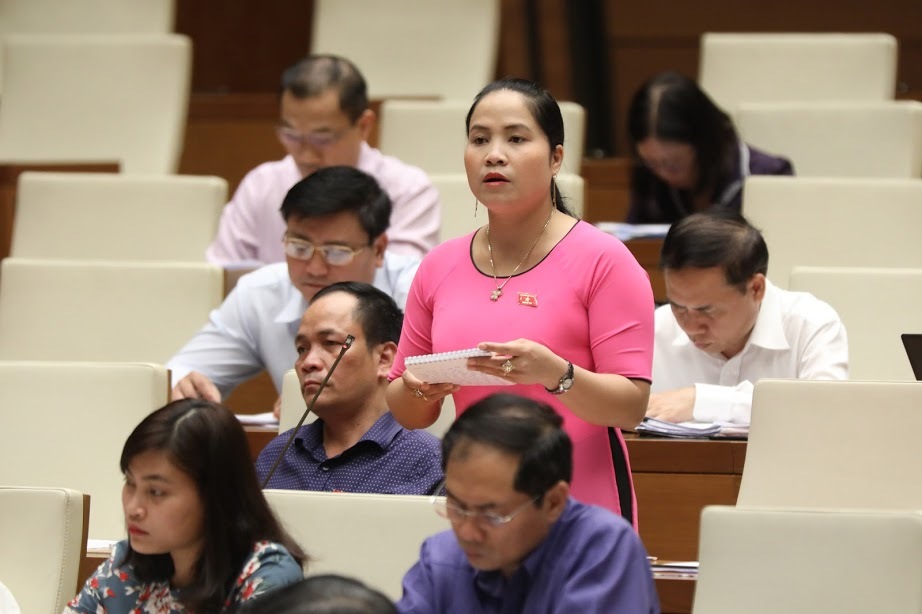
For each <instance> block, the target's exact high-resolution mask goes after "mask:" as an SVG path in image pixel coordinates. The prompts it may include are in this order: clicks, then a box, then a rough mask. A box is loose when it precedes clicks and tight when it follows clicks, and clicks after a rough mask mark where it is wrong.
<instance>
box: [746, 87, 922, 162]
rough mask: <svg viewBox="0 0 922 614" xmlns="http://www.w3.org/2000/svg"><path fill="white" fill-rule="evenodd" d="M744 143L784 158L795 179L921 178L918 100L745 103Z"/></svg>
mask: <svg viewBox="0 0 922 614" xmlns="http://www.w3.org/2000/svg"><path fill="white" fill-rule="evenodd" d="M736 127H737V129H738V131H739V133H740V136H741V137H742V139H743V140H745V141H746V142H747V143H750V144H752V145H754V146H756V147H758V148H760V149H763V150H766V151H769V152H772V153H775V154H779V155H783V156H785V157H787V158H789V159H790V160H791V162H792V163H793V164H794V171H795V172H796V173H797V175H798V176H800V177H894V178H909V177H919V176H922V102H919V101H916V100H898V101H889V102H866V103H834V102H831V103H819V102H817V103H807V102H802V103H801V102H779V103H744V104H741V105H740V106H739V108H738V110H737V112H736Z"/></svg>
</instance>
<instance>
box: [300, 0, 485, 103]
mask: <svg viewBox="0 0 922 614" xmlns="http://www.w3.org/2000/svg"><path fill="white" fill-rule="evenodd" d="M499 5H500V3H499V0H465V1H464V2H455V1H453V0H391V1H390V2H379V1H378V0H315V1H314V19H313V32H312V35H311V52H312V53H335V54H337V55H341V56H344V57H347V58H349V59H350V60H352V61H353V62H354V63H355V65H356V66H358V68H359V70H360V71H362V74H363V75H365V80H366V81H367V82H368V90H369V95H370V96H371V97H372V98H394V97H419V96H427V97H437V98H459V99H462V100H470V99H471V98H472V97H473V96H474V94H476V93H477V92H478V91H479V90H480V88H481V87H483V86H484V85H485V84H486V83H487V82H489V81H490V80H492V78H493V75H494V72H495V70H496V58H497V54H498V48H499V8H500V6H499ZM433 41H438V44H433Z"/></svg>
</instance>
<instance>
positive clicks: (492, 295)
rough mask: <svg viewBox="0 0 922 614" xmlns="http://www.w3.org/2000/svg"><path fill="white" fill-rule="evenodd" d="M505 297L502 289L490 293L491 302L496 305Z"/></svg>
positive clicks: (495, 289)
mask: <svg viewBox="0 0 922 614" xmlns="http://www.w3.org/2000/svg"><path fill="white" fill-rule="evenodd" d="M502 295H503V290H502V288H494V289H493V292H491V293H490V300H491V301H493V302H494V303H495V302H496V301H497V300H498V299H499V297H501V296H502Z"/></svg>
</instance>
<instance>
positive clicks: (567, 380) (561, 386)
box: [545, 360, 573, 394]
mask: <svg viewBox="0 0 922 614" xmlns="http://www.w3.org/2000/svg"><path fill="white" fill-rule="evenodd" d="M572 386H573V363H572V362H570V361H569V360H568V361H567V372H566V373H564V374H563V376H562V377H561V378H560V382H559V383H558V384H557V387H556V388H545V390H547V391H548V392H550V393H551V394H563V393H564V392H566V391H567V390H569V389H570V387H572Z"/></svg>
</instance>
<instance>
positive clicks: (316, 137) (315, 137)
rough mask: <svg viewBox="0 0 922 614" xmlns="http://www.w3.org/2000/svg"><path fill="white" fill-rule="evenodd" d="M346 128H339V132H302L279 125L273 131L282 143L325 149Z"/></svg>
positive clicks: (341, 136) (342, 134) (344, 132)
mask: <svg viewBox="0 0 922 614" xmlns="http://www.w3.org/2000/svg"><path fill="white" fill-rule="evenodd" d="M347 130H348V128H346V129H344V130H340V131H339V132H329V131H322V132H309V133H307V134H302V133H300V132H298V131H297V130H295V129H294V128H291V127H289V126H284V125H279V126H276V127H275V133H276V134H277V135H278V137H279V139H281V141H282V142H283V143H285V144H287V145H297V146H299V147H303V146H304V145H310V146H311V147H314V148H316V149H325V148H327V147H329V146H331V145H333V144H334V143H336V141H338V140H339V139H341V138H343V136H344V135H345V134H346V131H347Z"/></svg>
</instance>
